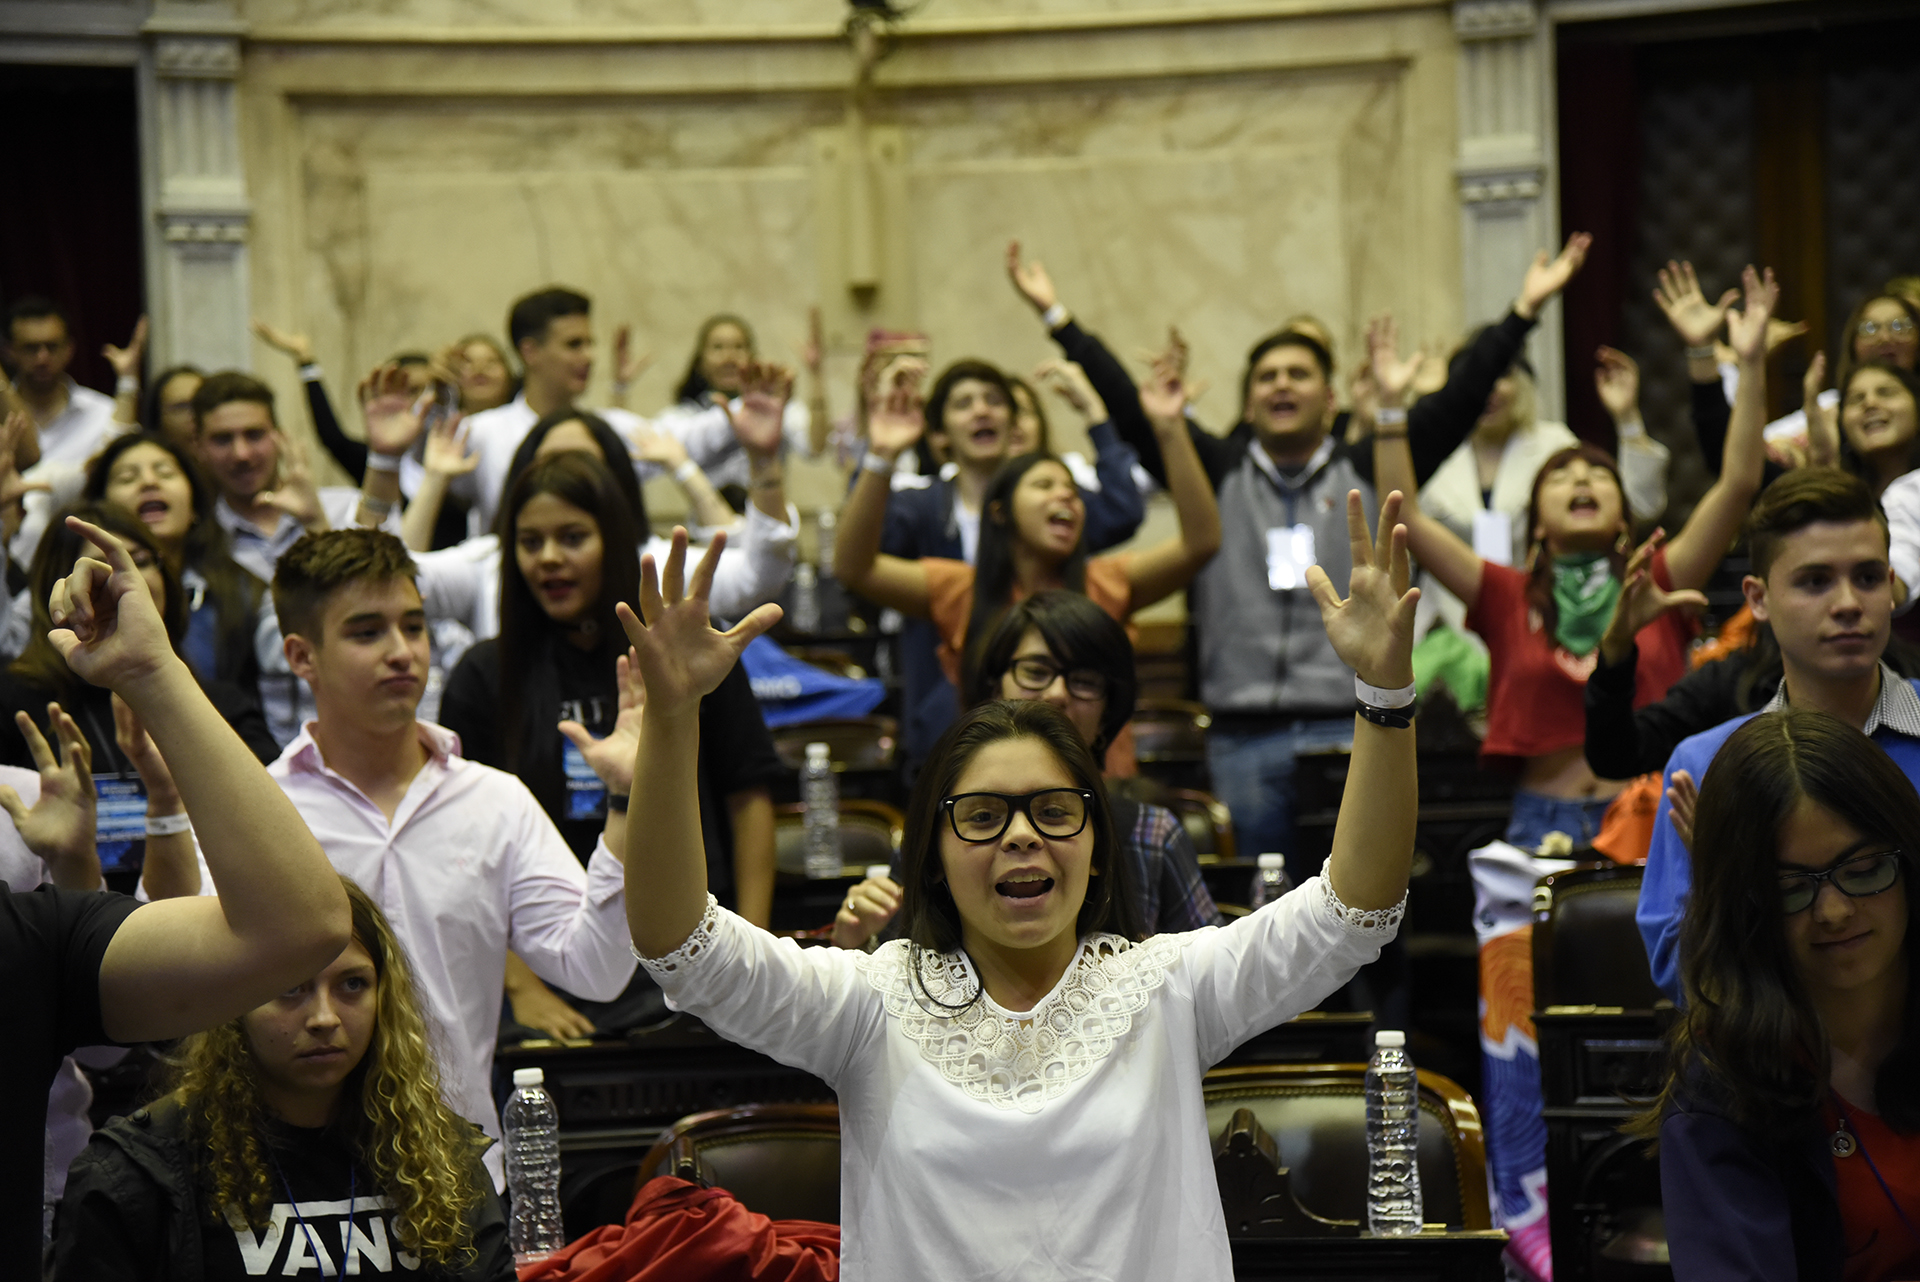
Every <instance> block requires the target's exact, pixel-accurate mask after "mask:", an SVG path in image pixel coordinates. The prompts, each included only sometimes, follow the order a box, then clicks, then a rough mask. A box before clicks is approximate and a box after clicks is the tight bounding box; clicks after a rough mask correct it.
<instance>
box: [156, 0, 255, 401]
mask: <svg viewBox="0 0 1920 1282" xmlns="http://www.w3.org/2000/svg"><path fill="white" fill-rule="evenodd" d="M241 30H242V27H241V24H240V23H239V22H238V20H237V19H235V17H234V15H233V11H232V9H231V8H230V7H228V6H227V5H226V4H224V3H207V2H206V0H200V2H198V3H173V4H168V3H162V4H160V5H158V6H157V7H156V9H155V12H154V16H153V17H152V18H151V19H150V20H149V21H148V22H147V24H146V26H145V27H144V28H143V31H144V34H145V35H146V37H147V39H148V41H149V42H150V45H151V56H150V57H149V58H148V59H147V60H146V61H145V72H146V74H147V75H148V76H149V77H151V79H150V83H149V85H148V86H147V87H146V89H147V91H146V93H145V94H144V95H143V99H144V101H145V103H146V104H147V105H148V111H149V119H148V121H147V122H146V129H145V133H146V137H147V140H148V145H149V147H150V148H151V155H152V156H153V158H154V159H153V162H152V164H153V166H154V168H153V170H152V180H151V183H150V186H149V191H150V192H151V193H152V196H151V198H152V201H153V217H154V221H155V224H156V232H155V235H154V236H153V237H152V238H151V240H150V241H149V244H151V245H152V246H153V249H154V254H155V259H154V262H153V263H152V265H151V268H150V271H149V277H148V279H149V285H150V288H151V290H152V295H153V296H152V298H151V300H150V307H151V314H152V316H153V324H154V349H153V350H154V362H155V365H156V367H158V366H164V365H170V364H175V363H177V362H180V361H191V362H193V363H194V364H197V365H200V366H202V367H203V368H206V369H233V368H240V369H244V368H246V367H247V366H248V365H249V364H250V363H251V357H252V343H251V339H250V338H249V336H248V332H247V317H248V302H247V298H248V295H247V236H248V220H249V217H250V213H251V211H250V207H249V205H248V202H247V188H246V176H245V173H244V171H243V169H242V165H241V152H240V131H239V119H238V96H237V92H236V90H237V84H238V80H239V76H240V39H239V37H240V32H241Z"/></svg>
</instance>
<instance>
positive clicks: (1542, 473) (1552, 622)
mask: <svg viewBox="0 0 1920 1282" xmlns="http://www.w3.org/2000/svg"><path fill="white" fill-rule="evenodd" d="M1575 459H1585V460H1586V461H1587V462H1588V463H1590V464H1592V465H1593V466H1594V467H1598V468H1604V469H1606V473H1607V475H1608V476H1611V477H1612V478H1613V485H1614V488H1615V489H1617V490H1618V491H1619V492H1620V516H1621V518H1622V519H1623V520H1625V521H1627V522H1629V523H1631V522H1632V520H1633V517H1632V515H1631V514H1629V513H1628V511H1627V487H1626V486H1624V485H1622V484H1621V483H1620V465H1619V464H1617V463H1615V462H1614V461H1613V455H1611V454H1609V453H1607V452H1606V451H1605V450H1603V449H1601V448H1600V447H1599V446H1597V445H1584V444H1583V445H1569V446H1567V448H1565V449H1564V450H1556V451H1554V452H1553V453H1552V454H1550V455H1548V456H1547V461H1546V462H1544V463H1542V464H1541V465H1540V470H1539V471H1538V472H1535V473H1534V474H1533V492H1532V493H1531V494H1530V495H1528V497H1527V545H1528V546H1529V547H1531V548H1532V549H1533V554H1532V555H1531V556H1530V557H1529V558H1528V564H1527V604H1528V605H1529V606H1531V607H1533V609H1534V611H1535V612H1536V613H1538V614H1539V616H1540V626H1541V627H1542V628H1543V629H1544V630H1545V631H1546V634H1547V635H1548V636H1552V635H1553V631H1554V629H1555V628H1556V627H1558V626H1559V625H1560V607H1559V606H1557V605H1555V604H1554V601H1553V557H1552V556H1551V555H1549V554H1548V553H1547V549H1546V545H1545V544H1544V543H1539V542H1535V541H1534V537H1533V532H1534V530H1535V529H1537V528H1538V527H1539V525H1540V487H1541V486H1543V485H1545V484H1546V483H1547V476H1548V475H1549V474H1550V473H1552V472H1555V471H1558V470H1559V469H1560V468H1563V467H1565V466H1566V465H1567V464H1569V463H1571V462H1573V461H1574V460H1575ZM1629 535H1631V530H1629ZM1628 552H1629V550H1628V549H1623V548H1620V547H1618V546H1616V547H1615V548H1614V549H1613V550H1612V551H1611V552H1609V553H1608V554H1607V559H1608V560H1610V561H1612V562H1613V577H1614V578H1616V579H1617V578H1619V577H1620V575H1621V573H1622V572H1623V571H1624V570H1625V569H1626V568H1627V556H1628Z"/></svg>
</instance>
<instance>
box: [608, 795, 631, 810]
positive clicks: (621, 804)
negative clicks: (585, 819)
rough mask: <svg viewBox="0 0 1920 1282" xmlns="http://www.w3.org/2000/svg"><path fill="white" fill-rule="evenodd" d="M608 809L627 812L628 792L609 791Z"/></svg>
mask: <svg viewBox="0 0 1920 1282" xmlns="http://www.w3.org/2000/svg"><path fill="white" fill-rule="evenodd" d="M607 809H608V810H618V811H619V812H620V813H621V814H625V813H627V794H626V793H624V792H610V793H608V794H607Z"/></svg>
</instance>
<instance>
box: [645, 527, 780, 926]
mask: <svg viewBox="0 0 1920 1282" xmlns="http://www.w3.org/2000/svg"><path fill="white" fill-rule="evenodd" d="M726 542H727V538H726V535H725V534H724V533H722V534H720V535H718V536H716V537H715V538H714V540H713V543H712V544H711V545H710V546H709V547H708V548H707V552H706V555H705V556H703V557H701V558H700V563H699V564H698V565H697V566H695V567H694V570H693V578H692V580H691V581H688V580H687V578H686V563H687V532H686V530H685V529H683V528H682V529H676V530H674V532H673V550H672V551H671V552H669V553H668V554H667V563H666V565H665V567H660V566H656V565H655V564H654V560H653V557H652V556H651V555H649V556H646V557H643V558H642V559H641V562H640V608H641V611H642V612H644V613H645V615H646V617H647V619H649V620H651V622H650V623H647V622H642V621H641V618H640V615H639V614H636V613H635V612H634V609H633V607H632V606H631V605H629V604H627V603H626V602H624V601H623V602H621V603H620V605H619V606H618V607H616V608H617V609H618V612H619V615H620V623H621V625H622V626H623V627H625V628H626V630H627V639H628V641H630V642H631V643H632V644H633V661H634V662H635V663H637V664H638V665H639V668H640V678H641V681H642V682H643V683H644V684H645V687H646V707H645V711H643V712H642V713H641V716H640V746H639V749H638V751H637V752H636V753H635V756H634V771H633V795H635V796H639V797H644V798H645V799H646V805H647V809H646V822H645V823H634V824H628V825H627V830H626V836H625V841H624V843H623V844H624V845H625V847H626V851H625V862H626V870H627V877H626V882H627V928H628V929H629V930H630V931H632V932H633V945H634V947H635V948H637V949H638V950H639V951H640V953H641V954H642V955H643V956H646V957H665V956H666V955H667V954H668V953H671V952H672V951H673V950H674V949H676V948H678V947H680V945H681V944H683V943H685V942H686V939H687V936H689V935H691V934H692V933H693V931H694V928H695V927H697V926H698V925H699V924H700V919H701V917H703V916H704V915H705V914H706V911H707V855H706V847H705V845H704V844H703V842H702V840H701V836H700V786H699V766H700V762H699V757H700V752H699V747H700V700H701V699H703V698H705V697H706V696H707V695H708V694H710V693H712V691H713V690H714V689H715V688H716V687H718V686H719V684H720V682H721V679H722V678H724V677H725V676H726V675H727V673H728V672H729V671H730V670H731V669H732V667H733V665H734V664H735V663H736V662H738V661H739V658H740V652H741V651H742V650H744V649H746V648H747V644H748V642H750V641H752V640H753V639H754V638H755V637H757V636H759V635H760V634H762V633H763V632H765V631H766V630H767V629H768V628H771V627H772V626H773V625H774V624H776V623H778V622H779V621H780V607H779V606H777V605H763V606H761V607H760V608H759V609H757V610H755V611H754V612H753V613H752V614H750V615H748V616H747V617H746V618H744V619H742V620H741V621H740V622H739V623H738V624H737V625H735V626H734V628H733V629H732V630H731V631H728V632H715V631H714V630H713V628H712V626H711V625H710V624H709V623H708V621H707V593H708V592H709V590H710V589H711V588H712V586H713V569H714V566H715V565H717V564H718V563H719V560H720V553H721V551H722V549H724V548H725V546H726Z"/></svg>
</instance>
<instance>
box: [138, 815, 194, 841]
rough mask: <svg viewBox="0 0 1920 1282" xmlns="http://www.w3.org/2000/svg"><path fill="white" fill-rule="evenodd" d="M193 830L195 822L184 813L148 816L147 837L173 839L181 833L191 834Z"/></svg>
mask: <svg viewBox="0 0 1920 1282" xmlns="http://www.w3.org/2000/svg"><path fill="white" fill-rule="evenodd" d="M192 829H193V820H192V819H191V818H189V817H188V816H187V815H186V814H185V813H184V812H182V813H181V814H177V815H148V816H147V836H149V837H172V836H176V835H178V834H179V833H183V832H190V831H192Z"/></svg>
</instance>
